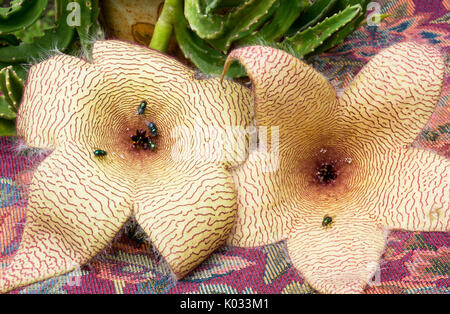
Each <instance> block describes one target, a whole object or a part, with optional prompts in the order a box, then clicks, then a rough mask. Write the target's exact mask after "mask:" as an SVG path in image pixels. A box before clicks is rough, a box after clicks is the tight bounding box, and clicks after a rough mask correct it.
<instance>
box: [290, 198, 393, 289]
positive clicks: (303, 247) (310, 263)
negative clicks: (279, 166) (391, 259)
mask: <svg viewBox="0 0 450 314" xmlns="http://www.w3.org/2000/svg"><path fill="white" fill-rule="evenodd" d="M350 207H352V208H350ZM324 213H326V212H324ZM332 216H333V222H332V223H331V224H330V225H329V226H326V227H323V226H322V222H323V219H324V214H321V213H320V212H312V213H311V215H308V216H305V217H302V218H301V219H300V220H299V221H298V223H297V224H296V227H295V228H294V231H293V232H292V233H290V234H289V238H288V240H287V248H288V253H289V256H290V258H291V261H292V263H293V265H294V267H295V268H296V269H297V270H298V271H299V272H300V273H301V274H302V275H303V276H304V278H305V280H306V281H307V282H308V283H309V284H310V285H311V286H312V287H313V288H315V289H317V290H319V291H320V292H323V293H360V292H361V291H362V290H363V288H364V287H365V285H366V284H367V282H368V281H369V280H370V278H371V277H372V276H373V274H374V272H375V271H376V269H377V266H378V261H379V259H380V256H381V254H382V252H383V248H384V244H385V239H386V234H385V232H384V231H383V230H382V229H381V228H380V226H378V225H377V224H376V223H375V222H374V221H372V220H371V219H369V218H368V217H367V216H365V215H364V214H360V213H359V211H358V207H357V206H349V207H348V208H346V209H345V210H344V212H342V213H340V214H339V213H338V214H336V215H332Z"/></svg>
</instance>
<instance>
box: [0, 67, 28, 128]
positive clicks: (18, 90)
mask: <svg viewBox="0 0 450 314" xmlns="http://www.w3.org/2000/svg"><path fill="white" fill-rule="evenodd" d="M23 87H24V80H23V79H22V78H21V77H20V76H19V75H18V74H17V72H16V71H15V70H14V68H13V66H8V67H6V68H3V69H2V70H1V71H0V91H1V92H2V95H0V135H7V136H12V135H15V133H16V132H15V125H14V121H15V119H16V113H17V108H18V106H19V103H20V99H21V97H22V91H23Z"/></svg>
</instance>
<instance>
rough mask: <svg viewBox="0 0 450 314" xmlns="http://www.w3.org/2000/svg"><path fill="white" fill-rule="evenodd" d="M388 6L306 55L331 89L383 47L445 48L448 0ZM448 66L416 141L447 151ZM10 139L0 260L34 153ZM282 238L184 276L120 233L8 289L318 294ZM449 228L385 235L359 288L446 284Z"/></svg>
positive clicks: (1, 263)
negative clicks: (376, 19) (330, 46)
mask: <svg viewBox="0 0 450 314" xmlns="http://www.w3.org/2000/svg"><path fill="white" fill-rule="evenodd" d="M379 3H380V8H381V11H382V13H387V14H390V17H388V18H387V19H386V20H385V21H384V22H382V23H381V24H380V25H378V26H364V27H361V28H360V29H359V30H358V31H356V32H355V33H353V34H352V35H351V36H349V37H348V38H347V39H346V41H345V42H344V43H343V44H341V45H340V46H339V47H337V48H335V49H334V50H333V51H332V52H329V53H326V54H323V55H321V56H317V57H314V58H313V59H311V60H308V61H309V62H310V63H311V64H312V65H313V66H314V67H315V68H316V69H317V70H319V71H320V72H322V73H323V74H325V75H326V76H327V77H328V78H329V79H330V81H331V82H332V83H333V84H334V85H335V86H336V87H337V88H338V89H341V88H345V87H346V86H347V84H348V83H349V82H350V81H351V79H352V78H353V77H354V75H355V74H356V73H357V72H358V71H359V70H360V69H361V67H362V66H363V65H364V64H365V63H367V62H368V60H369V59H370V58H371V57H372V56H373V55H375V54H376V53H377V52H379V51H380V50H381V49H383V48H385V47H388V46H390V45H392V44H394V43H397V42H401V41H408V40H415V41H419V42H425V43H430V44H433V45H435V46H436V47H439V48H440V49H441V51H442V52H443V53H446V54H447V63H448V53H449V52H450V46H449V38H450V34H449V32H448V28H449V19H450V13H449V10H450V2H449V1H446V0H426V1H425V0H385V1H379ZM449 82H450V74H449V73H447V75H446V77H445V83H444V88H443V91H442V95H441V100H440V102H439V104H438V107H437V109H436V112H435V114H434V115H433V117H432V119H431V120H430V122H429V123H428V125H427V126H426V127H425V129H424V130H423V132H422V133H421V135H420V136H419V138H418V139H417V140H416V142H415V144H414V145H415V146H417V147H424V148H428V149H433V150H435V151H436V152H438V153H440V154H443V155H445V156H447V157H450V146H449V145H450V141H449V132H450V123H449V121H450V119H449V118H450V116H449V98H450V87H449ZM14 145H15V144H13V143H11V142H10V139H7V138H0V268H5V267H6V266H7V265H8V263H9V261H10V260H11V258H12V257H13V256H14V254H15V251H16V250H17V248H18V245H19V243H20V238H21V234H22V231H23V227H24V223H25V210H26V195H25V193H24V189H22V185H24V184H25V185H26V183H27V180H29V177H30V175H29V174H30V171H31V169H33V167H34V166H35V165H36V164H37V163H38V161H39V160H37V158H33V159H30V158H27V157H24V156H20V155H17V154H16V153H15V151H14ZM285 251H286V247H285V243H284V242H280V243H276V244H274V245H269V246H265V247H261V248H253V249H243V248H234V247H224V248H222V249H220V250H219V251H217V252H215V253H214V254H213V255H212V256H210V258H209V259H208V260H206V261H205V262H204V263H203V264H201V265H200V267H198V268H197V269H196V270H195V271H194V272H193V273H192V274H191V275H189V276H188V277H186V278H184V279H183V280H181V281H178V282H176V281H174V280H173V277H172V276H171V274H170V272H169V271H168V269H167V266H166V265H165V263H164V261H162V260H161V259H160V258H159V256H158V255H157V254H156V253H155V252H154V251H153V250H152V248H151V246H149V244H148V243H138V242H136V241H133V240H130V239H129V238H128V237H127V236H126V235H125V234H122V235H119V236H118V237H117V238H116V239H115V240H114V241H113V242H112V243H111V245H110V247H109V248H107V249H106V250H104V251H103V252H101V253H99V254H98V255H97V256H96V257H95V258H93V259H92V260H91V261H90V263H89V264H87V265H84V266H82V267H80V268H79V269H76V270H75V271H73V272H71V273H68V274H65V275H62V276H58V277H54V278H51V279H49V280H45V281H42V282H38V283H35V284H32V285H29V286H27V287H24V288H20V289H16V290H14V291H12V293H277V294H278V293H315V291H314V290H313V289H312V288H311V287H310V286H309V285H308V284H307V283H306V282H305V281H304V280H303V278H302V276H301V274H300V273H298V272H297V271H296V270H295V269H294V268H293V267H292V266H291V264H290V261H289V260H288V258H287V254H286V253H285ZM449 267H450V248H449V233H448V232H441V233H439V232H430V233H425V232H423V233H421V232H400V231H393V232H391V233H390V234H389V236H388V244H387V246H386V250H385V253H384V255H383V258H382V260H381V261H380V264H379V268H378V270H377V272H376V273H375V276H374V277H373V278H372V281H371V282H370V283H369V284H368V286H367V288H366V289H365V292H366V293H449V292H450V278H449V277H450V276H449V274H450V269H449Z"/></svg>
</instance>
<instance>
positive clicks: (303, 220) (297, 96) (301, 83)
mask: <svg viewBox="0 0 450 314" xmlns="http://www.w3.org/2000/svg"><path fill="white" fill-rule="evenodd" d="M234 59H237V60H239V61H240V62H241V63H242V64H243V65H244V66H245V68H246V70H247V73H248V74H249V76H250V78H251V80H252V83H253V87H252V88H253V95H254V107H255V120H256V125H257V126H258V127H266V128H267V129H270V130H271V133H272V134H273V133H274V132H276V134H278V138H277V137H275V138H273V137H272V136H267V138H272V140H270V141H269V143H268V145H267V147H265V148H266V149H257V150H254V151H253V152H251V154H250V156H249V158H248V160H247V161H246V162H245V163H244V164H243V165H242V166H240V167H239V168H238V169H236V170H235V171H234V172H233V177H234V180H235V182H236V186H237V188H238V192H237V193H238V214H237V220H236V223H235V225H234V226H233V229H232V233H231V236H230V238H229V240H228V243H229V244H231V245H235V246H246V247H252V246H260V245H266V244H270V243H274V242H277V241H280V240H286V242H287V249H288V254H289V256H290V258H291V261H292V263H293V265H294V266H295V267H296V269H297V270H299V271H300V272H301V273H302V274H303V276H304V277H305V279H306V280H307V281H308V282H309V283H310V284H311V285H312V286H313V287H314V288H316V289H318V290H319V291H321V292H326V293H354V292H360V291H362V289H363V288H364V287H365V285H366V283H367V282H368V280H369V279H370V278H371V277H372V276H373V274H374V272H375V271H376V268H377V265H378V261H379V258H380V256H381V254H382V252H383V249H384V245H385V238H386V232H385V231H386V230H388V229H405V230H421V231H448V230H449V227H450V211H449V204H450V201H449V193H450V177H449V173H450V163H449V160H448V159H447V158H445V157H443V156H439V155H437V154H435V153H433V152H430V151H427V150H423V149H418V148H412V147H410V144H411V143H412V142H413V140H414V139H415V138H416V137H417V136H418V134H419V132H420V131H421V130H422V128H423V127H424V125H425V124H426V122H427V121H428V120H429V118H430V116H431V114H432V113H433V111H434V108H435V105H436V103H437V102H438V99H439V96H440V92H441V87H442V82H443V76H444V61H443V58H442V56H441V54H440V53H439V51H437V50H436V49H435V48H433V47H430V46H427V45H420V44H417V43H413V42H406V43H400V44H397V45H394V46H392V47H390V48H388V49H385V50H384V51H382V52H381V53H379V54H378V55H377V56H375V57H374V58H373V59H372V60H371V61H370V62H369V63H368V64H367V65H366V66H365V67H364V68H363V69H362V70H361V71H360V73H358V75H357V76H356V77H355V79H354V80H353V82H352V83H351V84H350V85H349V86H348V88H347V89H346V90H345V91H344V93H343V94H342V95H341V96H340V97H338V96H337V95H336V92H335V90H334V88H333V87H332V86H331V85H330V84H329V82H328V81H327V80H326V79H325V78H324V77H323V76H322V75H320V74H319V73H317V72H316V71H315V70H314V69H313V68H312V67H310V66H308V65H306V64H305V63H304V62H302V61H300V60H299V59H297V58H295V57H293V56H291V55H289V54H288V53H286V52H283V51H280V50H277V49H273V48H269V47H262V46H252V47H245V48H239V49H236V50H234V51H232V52H231V54H230V55H229V57H228V61H227V64H226V66H225V70H224V73H225V72H226V69H227V66H228V65H229V64H230V62H231V61H232V60H234ZM274 165H275V166H274ZM267 169H269V171H267Z"/></svg>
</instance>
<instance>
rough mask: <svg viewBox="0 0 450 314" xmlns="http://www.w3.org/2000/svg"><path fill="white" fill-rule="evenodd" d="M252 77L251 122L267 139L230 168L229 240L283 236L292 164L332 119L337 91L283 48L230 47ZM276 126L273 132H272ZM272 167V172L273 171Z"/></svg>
mask: <svg viewBox="0 0 450 314" xmlns="http://www.w3.org/2000/svg"><path fill="white" fill-rule="evenodd" d="M235 59H236V60H238V61H239V62H241V63H242V64H243V65H244V67H245V68H246V70H247V73H248V75H249V77H250V78H251V80H252V91H253V98H254V108H255V123H256V126H257V127H259V129H262V128H266V129H267V143H261V142H262V141H261V139H262V137H260V143H259V144H260V147H259V148H261V146H264V148H265V150H264V149H262V150H261V149H258V150H256V151H254V152H252V154H251V155H250V157H249V159H248V160H247V161H246V163H245V165H243V166H242V167H240V168H239V169H237V170H236V171H235V172H234V178H235V181H236V187H237V189H238V203H239V206H238V211H239V213H238V218H237V220H236V224H235V225H234V226H233V231H232V236H231V238H230V240H229V241H228V242H229V243H230V244H233V245H242V246H255V245H263V244H266V243H272V242H276V241H279V240H281V239H283V238H284V237H285V234H286V226H289V225H290V223H289V221H290V219H291V217H292V213H291V212H292V211H295V210H296V209H297V208H296V207H297V206H296V205H295V203H296V201H297V195H298V193H297V187H296V186H297V185H298V182H297V181H298V180H297V175H298V171H296V170H295V169H294V168H295V167H297V165H295V164H293V163H292V162H291V161H292V160H293V159H294V158H296V157H298V156H299V155H302V154H304V151H305V149H309V147H310V146H311V145H314V143H318V142H320V140H321V139H322V134H324V133H325V130H328V129H329V128H330V125H332V124H333V123H334V119H333V116H334V114H335V113H336V104H337V98H336V92H335V90H334V89H333V87H332V86H331V85H330V83H329V82H328V81H327V80H326V78H325V77H323V76H322V75H321V74H319V73H318V72H316V71H315V70H314V69H313V68H312V67H310V66H309V65H307V64H306V63H304V62H302V61H300V60H299V59H297V58H295V57H293V56H291V55H289V54H288V53H286V52H284V51H281V50H277V49H273V48H270V47H263V46H252V47H246V48H239V49H236V50H234V51H232V52H231V53H230V55H229V57H228V59H227V63H226V65H225V70H224V72H225V71H226V69H227V66H228V65H229V64H230V63H231V61H232V60H235ZM274 132H277V136H278V138H277V137H273V135H274V134H273V133H274ZM273 170H275V172H274V171H273Z"/></svg>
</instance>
